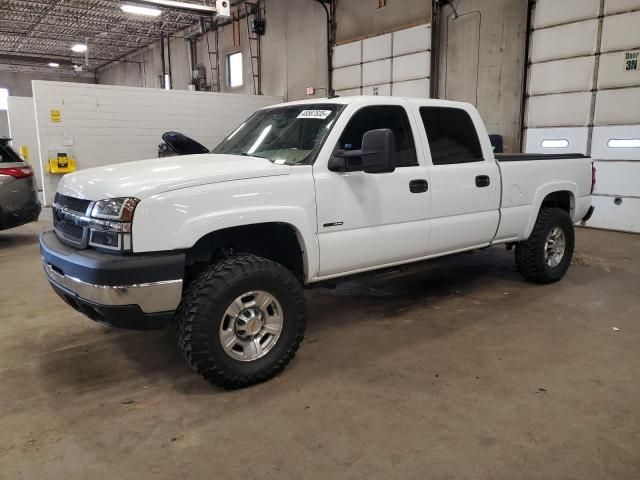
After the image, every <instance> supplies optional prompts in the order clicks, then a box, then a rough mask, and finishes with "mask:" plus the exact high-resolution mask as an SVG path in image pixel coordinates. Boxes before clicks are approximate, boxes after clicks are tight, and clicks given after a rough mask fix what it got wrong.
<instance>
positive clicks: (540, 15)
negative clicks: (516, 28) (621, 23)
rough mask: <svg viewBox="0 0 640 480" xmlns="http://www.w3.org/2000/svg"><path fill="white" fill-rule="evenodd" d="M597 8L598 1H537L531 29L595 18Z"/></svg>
mask: <svg viewBox="0 0 640 480" xmlns="http://www.w3.org/2000/svg"><path fill="white" fill-rule="evenodd" d="M599 6H600V0H561V1H558V0H538V1H537V2H536V10H535V14H534V15H533V19H532V21H533V27H534V28H543V27H549V26H551V25H558V24H560V23H568V22H576V21H579V20H587V19H590V18H596V17H597V16H598V8H599Z"/></svg>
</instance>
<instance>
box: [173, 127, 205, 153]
mask: <svg viewBox="0 0 640 480" xmlns="http://www.w3.org/2000/svg"><path fill="white" fill-rule="evenodd" d="M162 140H163V141H164V143H166V144H167V146H168V147H169V148H170V149H171V150H173V151H174V152H175V153H176V154H177V155H193V154H197V153H209V149H208V148H207V147H205V146H204V145H202V144H200V143H198V142H196V141H195V140H194V139H192V138H189V137H187V136H186V135H183V134H182V133H180V132H165V133H163V134H162Z"/></svg>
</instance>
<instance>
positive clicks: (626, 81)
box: [598, 50, 640, 89]
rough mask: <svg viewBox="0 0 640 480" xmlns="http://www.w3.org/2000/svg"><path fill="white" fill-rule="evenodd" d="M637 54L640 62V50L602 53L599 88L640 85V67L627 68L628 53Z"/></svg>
mask: <svg viewBox="0 0 640 480" xmlns="http://www.w3.org/2000/svg"><path fill="white" fill-rule="evenodd" d="M629 53H632V54H634V53H635V54H637V55H638V61H639V62H640V50H632V51H631V52H628V51H625V52H616V53H604V54H602V55H600V65H599V68H598V88H599V89H603V88H619V87H634V86H640V68H638V69H636V70H625V69H626V68H627V58H626V57H627V54H629Z"/></svg>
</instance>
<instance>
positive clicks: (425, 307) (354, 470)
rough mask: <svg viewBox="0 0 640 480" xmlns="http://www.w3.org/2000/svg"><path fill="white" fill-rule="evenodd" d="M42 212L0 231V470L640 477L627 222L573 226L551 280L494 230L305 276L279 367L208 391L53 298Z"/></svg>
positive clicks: (639, 389)
mask: <svg viewBox="0 0 640 480" xmlns="http://www.w3.org/2000/svg"><path fill="white" fill-rule="evenodd" d="M44 216H45V217H46V218H47V221H41V222H40V223H38V224H33V225H30V226H26V227H21V228H18V229H15V230H11V231H7V232H1V233H0V272H1V274H0V278H1V281H0V282H1V286H0V305H1V310H0V311H1V312H2V322H1V324H0V478H10V479H15V478H27V479H31V478H37V479H43V478H64V479H67V480H68V479H85V478H119V479H129V478H131V479H141V478H167V479H175V478H198V479H201V478H221V479H226V478H264V479H283V478H295V479H302V478H304V479H315V478H318V479H323V480H326V479H337V478H359V479H360V478H370V479H378V478H379V479H390V478H402V479H410V478H415V479H425V478H437V479H474V480H478V479H509V480H513V479H550V478H553V479H580V480H585V479H636V480H637V479H638V478H640V348H639V345H640V302H639V301H638V300H639V297H638V289H639V287H640V261H639V260H638V259H639V258H640V236H634V235H627V234H621V233H610V232H603V231H591V230H584V229H581V230H579V231H578V234H577V254H576V258H575V262H574V265H573V266H572V268H571V269H570V271H569V273H568V275H567V277H565V279H564V280H562V282H560V283H559V284H556V285H552V286H538V285H532V284H528V283H526V282H525V281H524V280H523V279H522V278H521V277H520V276H519V275H518V274H517V273H516V271H515V268H514V262H513V255H512V254H511V252H506V251H505V250H504V249H502V248H495V249H490V250H485V251H482V252H477V253H475V254H473V255H459V256H457V257H452V258H448V259H442V260H438V261H434V262H431V263H430V264H428V265H426V266H425V267H421V268H420V269H416V270H413V271H410V272H408V273H404V274H402V275H400V274H387V275H385V276H382V277H378V278H373V279H369V280H367V281H363V280H359V281H353V282H349V283H346V284H343V285H341V286H340V287H338V288H337V289H336V290H324V289H318V290H313V291H310V292H309V295H308V297H309V304H310V305H309V306H310V311H311V319H310V325H309V330H308V336H307V338H306V341H305V342H304V343H303V345H302V347H301V350H300V351H299V354H298V356H297V357H296V359H295V360H294V361H293V362H292V364H291V365H290V366H289V368H288V369H287V370H286V371H285V372H284V373H283V374H282V375H280V376H279V377H278V378H276V379H274V380H272V381H270V382H268V383H265V384H262V385H259V386H257V387H253V388H250V389H247V390H242V391H234V392H225V391H221V390H218V389H216V388H214V387H211V386H209V385H208V384H206V383H204V382H203V381H202V380H201V379H200V378H199V377H198V376H196V375H195V374H193V373H192V372H191V371H190V370H189V369H188V368H187V367H186V365H185V364H184V363H183V361H182V359H181V357H180V356H179V354H178V353H177V351H176V349H175V348H174V344H173V338H172V336H171V334H170V333H169V332H153V333H144V332H128V331H115V330H111V329H109V328H106V327H103V326H100V325H98V324H95V323H93V322H91V321H90V320H88V319H85V318H84V317H82V316H81V315H79V314H77V313H75V312H74V311H72V310H71V309H70V308H68V307H67V306H66V305H65V304H63V303H62V301H61V300H59V299H58V298H57V297H56V296H55V295H54V294H53V292H52V291H51V290H50V289H49V287H48V286H47V284H46V281H45V280H44V277H43V274H42V272H41V267H40V257H39V255H38V245H37V236H36V233H37V232H38V231H40V230H41V229H43V228H44V227H45V226H46V225H47V223H48V214H47V213H45V214H44ZM612 327H617V328H618V329H619V330H618V331H616V330H613V328H612Z"/></svg>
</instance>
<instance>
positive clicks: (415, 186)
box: [409, 178, 429, 193]
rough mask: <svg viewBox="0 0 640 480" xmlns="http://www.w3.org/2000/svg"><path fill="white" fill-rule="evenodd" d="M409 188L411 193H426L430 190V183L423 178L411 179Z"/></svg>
mask: <svg viewBox="0 0 640 480" xmlns="http://www.w3.org/2000/svg"><path fill="white" fill-rule="evenodd" d="M409 190H410V191H411V193H424V192H426V191H427V190H429V183H428V182H427V181H426V180H425V179H423V178H418V179H415V180H411V181H410V182H409Z"/></svg>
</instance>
